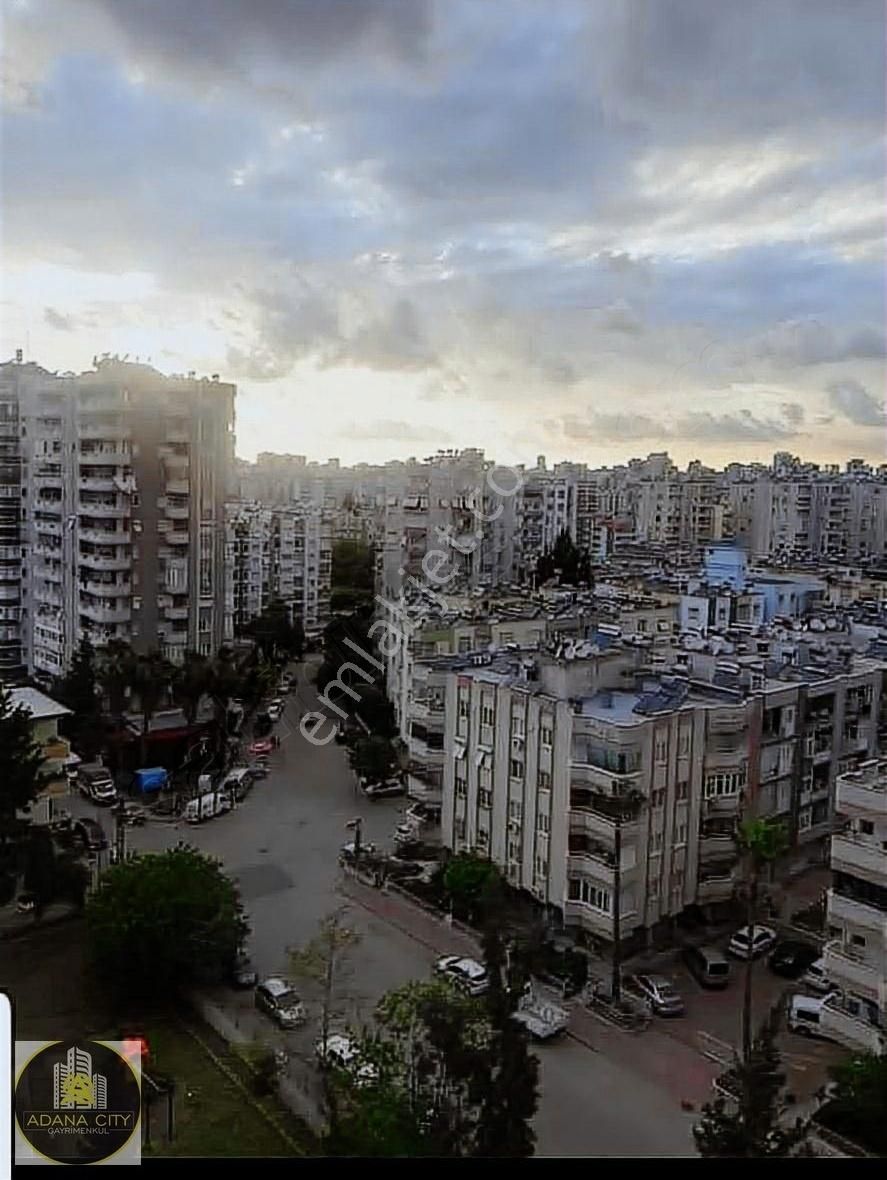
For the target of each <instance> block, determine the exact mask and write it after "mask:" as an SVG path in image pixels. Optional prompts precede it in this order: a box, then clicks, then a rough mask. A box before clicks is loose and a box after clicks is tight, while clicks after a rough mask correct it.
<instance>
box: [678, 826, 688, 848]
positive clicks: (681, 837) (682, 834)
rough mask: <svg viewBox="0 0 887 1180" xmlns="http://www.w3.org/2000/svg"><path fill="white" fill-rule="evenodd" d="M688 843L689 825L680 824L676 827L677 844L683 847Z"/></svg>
mask: <svg viewBox="0 0 887 1180" xmlns="http://www.w3.org/2000/svg"><path fill="white" fill-rule="evenodd" d="M686 843H687V825H686V824H678V825H677V826H676V827H675V844H677V845H679V846H680V845H682V844H686Z"/></svg>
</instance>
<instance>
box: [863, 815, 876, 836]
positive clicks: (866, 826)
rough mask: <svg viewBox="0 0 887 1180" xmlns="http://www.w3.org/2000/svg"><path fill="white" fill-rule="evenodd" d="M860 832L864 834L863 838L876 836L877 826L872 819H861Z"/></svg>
mask: <svg viewBox="0 0 887 1180" xmlns="http://www.w3.org/2000/svg"><path fill="white" fill-rule="evenodd" d="M859 830H860V832H862V834H863V836H874V834H875V825H874V824H873V823H872V821H871V820H870V819H861V820H860V821H859Z"/></svg>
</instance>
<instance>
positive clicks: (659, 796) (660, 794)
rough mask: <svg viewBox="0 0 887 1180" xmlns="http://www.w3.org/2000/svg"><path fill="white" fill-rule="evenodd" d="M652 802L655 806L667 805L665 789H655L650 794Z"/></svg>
mask: <svg viewBox="0 0 887 1180" xmlns="http://www.w3.org/2000/svg"><path fill="white" fill-rule="evenodd" d="M650 803H651V805H652V806H653V807H664V806H665V790H664V788H661V787H660V789H659V790H658V791H653V792H652V794H651V795H650Z"/></svg>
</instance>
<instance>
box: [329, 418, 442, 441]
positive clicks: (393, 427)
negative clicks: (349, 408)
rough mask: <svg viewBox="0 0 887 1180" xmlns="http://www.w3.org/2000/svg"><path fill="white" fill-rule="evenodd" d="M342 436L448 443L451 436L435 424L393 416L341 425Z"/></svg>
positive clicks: (340, 432)
mask: <svg viewBox="0 0 887 1180" xmlns="http://www.w3.org/2000/svg"><path fill="white" fill-rule="evenodd" d="M339 434H340V436H341V437H342V438H351V439H362V440H380V441H382V442H401V443H403V442H405V443H414V442H420V443H432V442H433V443H449V442H452V438H451V436H450V434H449V433H448V432H447V431H444V430H441V429H440V428H439V427H436V426H422V425H419V424H418V423H412V422H403V421H400V420H397V419H393V418H381V419H376V420H375V421H373V422H365V423H360V424H358V423H355V424H352V425H350V426H345V427H343V428H342V429H341V430H340V431H339Z"/></svg>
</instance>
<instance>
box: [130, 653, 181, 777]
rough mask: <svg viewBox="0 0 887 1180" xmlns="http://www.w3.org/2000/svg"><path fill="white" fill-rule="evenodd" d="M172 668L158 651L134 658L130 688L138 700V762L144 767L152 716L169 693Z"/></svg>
mask: <svg viewBox="0 0 887 1180" xmlns="http://www.w3.org/2000/svg"><path fill="white" fill-rule="evenodd" d="M171 676H172V666H171V665H170V663H169V661H168V660H166V659H165V658H164V657H163V656H162V655H161V654H160V652H159V651H151V652H148V653H147V654H146V655H140V656H138V657H137V658H136V661H135V663H134V664H133V668H132V687H133V689H134V691H135V693H136V695H137V696H138V698H139V710H140V712H141V715H142V731H141V735H140V738H139V762H140V764H141V765H142V766H145V765H146V762H147V758H148V732H149V730H150V727H151V721H152V719H153V717H154V714H155V713H156V712H157V710H158V709H159V708H160V705H161V704H162V702H163V700H164V697H165V696H166V694H167V693H168V691H169V683H170V678H171Z"/></svg>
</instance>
